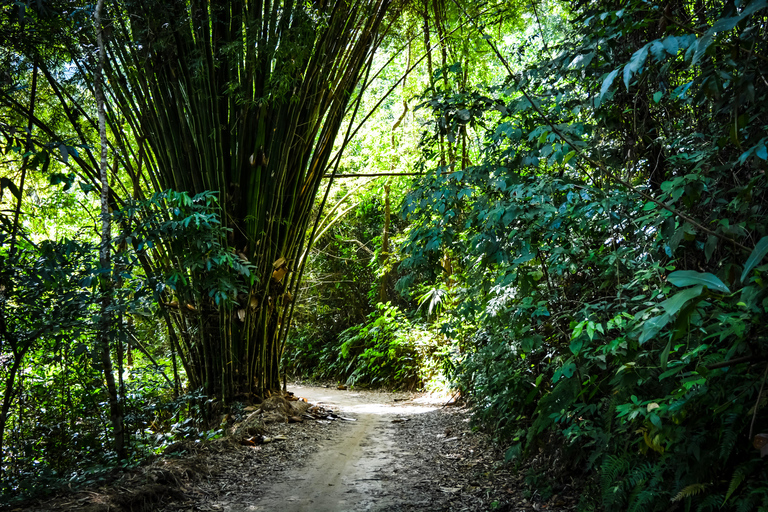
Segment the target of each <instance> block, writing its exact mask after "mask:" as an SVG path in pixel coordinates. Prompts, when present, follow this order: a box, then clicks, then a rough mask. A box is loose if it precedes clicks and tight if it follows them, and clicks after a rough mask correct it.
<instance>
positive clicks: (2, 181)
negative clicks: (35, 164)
mask: <svg viewBox="0 0 768 512" xmlns="http://www.w3.org/2000/svg"><path fill="white" fill-rule="evenodd" d="M4 188H7V189H8V190H10V191H11V194H13V195H14V197H15V198H16V199H21V192H19V188H18V187H17V186H16V184H15V183H14V182H12V181H11V180H10V179H9V178H6V177H2V178H0V192H1V191H2V190H3V189H4Z"/></svg>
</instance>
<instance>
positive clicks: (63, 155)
mask: <svg viewBox="0 0 768 512" xmlns="http://www.w3.org/2000/svg"><path fill="white" fill-rule="evenodd" d="M59 153H60V154H61V159H62V160H64V163H67V161H69V151H67V146H66V145H64V144H59Z"/></svg>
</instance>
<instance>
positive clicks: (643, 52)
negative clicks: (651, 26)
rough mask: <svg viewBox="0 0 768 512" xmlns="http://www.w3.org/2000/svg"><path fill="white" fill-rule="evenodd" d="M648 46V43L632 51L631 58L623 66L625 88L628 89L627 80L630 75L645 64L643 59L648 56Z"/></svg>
mask: <svg viewBox="0 0 768 512" xmlns="http://www.w3.org/2000/svg"><path fill="white" fill-rule="evenodd" d="M649 47H650V43H649V44H646V45H645V46H643V47H642V48H640V49H639V50H637V51H636V52H635V53H633V54H632V58H630V59H629V63H628V64H627V65H626V66H624V85H625V86H626V87H627V90H629V82H630V80H631V79H632V75H634V74H635V73H637V72H639V71H640V69H642V67H643V65H644V64H645V59H646V57H648V48H649Z"/></svg>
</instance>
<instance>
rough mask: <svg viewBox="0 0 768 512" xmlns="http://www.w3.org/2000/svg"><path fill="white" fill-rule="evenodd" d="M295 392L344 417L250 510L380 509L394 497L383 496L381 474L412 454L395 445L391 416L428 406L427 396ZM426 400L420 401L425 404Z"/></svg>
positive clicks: (406, 414) (329, 511)
mask: <svg viewBox="0 0 768 512" xmlns="http://www.w3.org/2000/svg"><path fill="white" fill-rule="evenodd" d="M292 391H293V392H294V393H295V394H296V395H297V396H302V397H305V398H307V400H308V401H309V402H311V403H315V404H320V405H322V406H325V407H328V408H331V409H334V410H338V411H340V413H341V414H343V415H344V416H345V417H348V418H350V419H354V420H356V421H354V422H350V423H351V425H349V426H348V427H347V428H345V430H344V431H343V433H342V435H341V436H339V437H338V438H337V439H331V440H328V441H327V442H326V443H325V444H323V445H320V446H318V447H317V448H318V451H317V452H315V453H314V454H313V455H312V456H311V457H310V458H309V459H308V460H306V462H305V465H303V466H302V467H301V468H296V469H294V470H292V471H291V472H290V473H289V474H288V475H285V480H283V481H282V482H281V483H280V484H278V485H276V486H274V487H272V488H271V489H269V491H267V493H266V494H265V495H264V496H263V497H262V498H261V499H260V500H258V501H257V503H255V504H254V505H253V508H252V510H265V511H267V510H282V511H285V512H304V511H307V512H309V511H312V512H341V511H348V510H349V511H363V510H375V509H382V508H386V507H388V506H392V505H394V504H395V502H396V501H397V500H396V499H394V497H392V496H389V495H388V491H391V490H390V489H388V488H387V486H386V485H385V484H386V481H385V480H386V478H387V477H386V474H387V472H388V471H391V470H392V469H393V468H395V467H396V466H398V465H411V464H412V463H413V462H415V461H411V460H410V459H412V458H413V457H414V454H413V453H410V452H407V451H405V450H403V449H402V448H401V447H400V446H398V445H397V442H396V439H395V438H394V435H393V432H392V429H391V428H390V426H391V425H392V424H393V423H392V422H393V421H398V422H399V420H403V421H404V420H407V419H408V418H409V416H411V415H415V414H423V413H426V412H429V411H434V410H435V409H436V408H437V407H436V406H435V405H434V402H433V403H429V401H422V403H414V402H413V401H410V400H405V399H403V398H400V399H397V400H398V401H397V402H396V401H395V400H396V398H393V396H392V395H389V394H382V393H377V394H374V395H371V394H363V393H359V392H354V391H339V390H331V389H326V388H310V387H295V388H293V389H292ZM425 402H426V403H425Z"/></svg>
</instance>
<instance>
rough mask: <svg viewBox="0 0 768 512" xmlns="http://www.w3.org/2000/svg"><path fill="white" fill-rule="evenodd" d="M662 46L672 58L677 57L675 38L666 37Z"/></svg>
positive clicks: (677, 48)
mask: <svg viewBox="0 0 768 512" xmlns="http://www.w3.org/2000/svg"><path fill="white" fill-rule="evenodd" d="M662 44H663V45H664V49H665V50H667V53H669V54H670V55H672V56H673V57H674V56H675V55H677V50H679V47H678V45H677V38H676V37H675V36H669V37H666V38H665V39H664V41H663V42H662Z"/></svg>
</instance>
